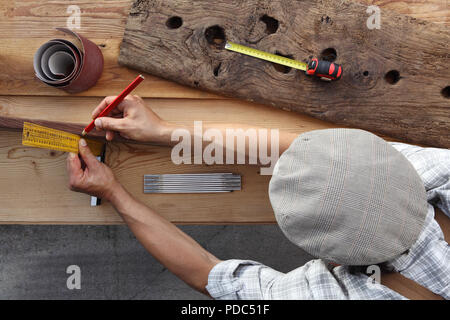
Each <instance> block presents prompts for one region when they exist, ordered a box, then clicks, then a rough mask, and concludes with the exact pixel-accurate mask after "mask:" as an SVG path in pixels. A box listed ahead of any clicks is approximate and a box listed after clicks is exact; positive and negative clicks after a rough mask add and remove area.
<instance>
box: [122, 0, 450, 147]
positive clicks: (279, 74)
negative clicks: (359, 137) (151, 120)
mask: <svg viewBox="0 0 450 320" xmlns="http://www.w3.org/2000/svg"><path fill="white" fill-rule="evenodd" d="M244 4H245V5H244ZM265 15H266V16H267V15H268V16H270V17H272V18H273V19H276V21H278V23H279V26H278V28H275V27H273V26H272V28H273V30H272V29H271V27H270V26H269V25H268V24H266V23H265V22H264V19H263V17H264V16H265ZM173 17H180V18H181V19H182V24H181V26H179V27H178V28H175V27H177V26H171V25H170V21H171V20H170V19H172V18H173ZM367 18H368V14H367V13H366V6H364V5H361V4H358V3H353V2H349V1H332V0H324V1H320V2H319V1H315V0H305V1H290V2H286V1H269V0H266V1H257V0H248V1H245V2H241V1H235V2H229V1H220V2H215V4H214V6H213V7H211V5H210V2H209V1H204V0H198V1H190V0H189V1H188V0H184V1H181V0H146V1H136V2H135V4H134V5H133V6H132V7H131V11H130V16H129V18H128V21H127V25H126V29H125V35H124V39H123V42H122V45H121V51H120V56H119V63H121V64H123V65H126V66H128V67H130V68H135V69H137V70H142V71H146V72H149V73H151V74H154V75H157V76H159V77H164V78H166V79H169V80H172V81H176V82H178V83H181V84H184V85H188V86H192V87H197V88H201V89H204V90H208V91H212V92H215V93H218V94H223V95H227V96H233V97H237V98H240V99H246V100H249V101H256V102H259V103H264V104H267V105H273V106H275V107H278V108H282V109H288V110H293V111H297V112H301V113H305V114H308V115H310V116H313V117H316V118H319V119H322V120H327V121H331V122H334V123H338V124H342V125H348V126H354V127H358V128H362V129H366V130H370V131H373V132H377V133H382V134H386V135H390V136H393V137H395V138H399V139H404V140H406V141H409V142H413V143H422V144H428V145H432V146H440V147H450V112H449V110H450V109H449V106H450V103H449V102H450V100H449V98H448V97H445V96H446V95H448V94H447V93H444V94H443V93H442V90H447V91H448V89H444V88H448V86H449V84H450V76H449V73H448V72H447V71H448V69H449V68H450V55H449V54H448V52H449V43H450V29H448V28H447V27H446V26H444V25H437V24H433V23H429V22H426V21H423V20H417V19H414V18H411V17H408V16H404V15H399V14H397V13H393V12H392V11H391V10H382V12H381V25H382V26H381V28H380V29H379V30H377V29H374V30H369V29H368V28H367V26H366V21H367ZM269 29H271V30H269ZM225 39H226V40H229V41H233V42H237V43H241V44H244V45H247V46H251V47H255V48H258V49H260V50H263V51H268V52H272V53H276V52H277V51H279V52H280V54H283V55H290V56H291V57H292V58H294V59H296V60H302V61H306V60H307V59H308V57H310V56H320V55H321V52H323V51H324V50H326V49H328V48H333V49H334V50H336V52H337V59H336V62H337V63H340V64H342V65H343V68H344V75H343V77H342V79H341V80H339V81H336V82H331V83H328V82H324V81H319V80H317V79H311V77H308V76H306V75H305V74H304V73H303V72H299V71H296V70H290V71H289V72H286V73H285V72H283V71H280V70H277V69H276V68H274V66H273V65H271V64H270V63H267V62H266V61H262V60H259V59H254V58H251V57H248V56H244V55H241V54H237V53H234V52H229V51H227V50H224V49H223V48H221V46H220V45H217V42H220V41H222V44H224V41H225ZM397 73H398V74H397ZM397 80H398V82H396V81H397ZM391 82H395V83H391ZM447 91H445V92H447Z"/></svg>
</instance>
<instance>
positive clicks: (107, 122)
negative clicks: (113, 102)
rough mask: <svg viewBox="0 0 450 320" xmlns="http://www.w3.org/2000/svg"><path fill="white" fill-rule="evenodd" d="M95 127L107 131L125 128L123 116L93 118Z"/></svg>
mask: <svg viewBox="0 0 450 320" xmlns="http://www.w3.org/2000/svg"><path fill="white" fill-rule="evenodd" d="M94 124H95V126H96V127H97V128H100V129H103V130H109V131H121V130H123V129H124V128H125V119H124V118H112V117H101V118H97V119H95V122H94Z"/></svg>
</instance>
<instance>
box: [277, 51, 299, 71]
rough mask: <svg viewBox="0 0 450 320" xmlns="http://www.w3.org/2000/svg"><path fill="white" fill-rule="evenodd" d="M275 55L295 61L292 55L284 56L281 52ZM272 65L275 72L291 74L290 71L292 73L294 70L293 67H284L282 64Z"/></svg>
mask: <svg viewBox="0 0 450 320" xmlns="http://www.w3.org/2000/svg"><path fill="white" fill-rule="evenodd" d="M275 54H276V55H278V56H282V57H285V58H289V59H294V57H293V56H292V55H291V54H287V55H284V54H282V53H280V52H279V51H276V52H275ZM272 65H273V67H274V68H275V70H277V71H278V72H281V73H289V71H291V69H292V68H291V67H288V66H283V65H282V64H278V63H272Z"/></svg>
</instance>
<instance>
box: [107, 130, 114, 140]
mask: <svg viewBox="0 0 450 320" xmlns="http://www.w3.org/2000/svg"><path fill="white" fill-rule="evenodd" d="M113 139H114V131H109V130H108V131H106V140H108V141H112V140H113Z"/></svg>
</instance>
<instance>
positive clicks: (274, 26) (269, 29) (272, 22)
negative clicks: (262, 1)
mask: <svg viewBox="0 0 450 320" xmlns="http://www.w3.org/2000/svg"><path fill="white" fill-rule="evenodd" d="M259 20H261V21H262V22H264V23H265V24H266V33H268V34H272V33H275V32H277V30H278V26H279V25H280V24H279V22H278V20H277V19H275V18H272V17H269V16H268V15H267V14H265V15H263V16H262V17H261V19H259Z"/></svg>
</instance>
